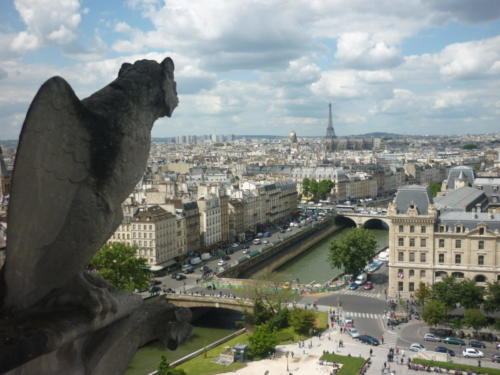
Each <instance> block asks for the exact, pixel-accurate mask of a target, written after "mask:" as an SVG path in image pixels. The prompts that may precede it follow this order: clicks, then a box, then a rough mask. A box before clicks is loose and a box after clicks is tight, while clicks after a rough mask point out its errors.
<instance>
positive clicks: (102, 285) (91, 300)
mask: <svg viewBox="0 0 500 375" xmlns="http://www.w3.org/2000/svg"><path fill="white" fill-rule="evenodd" d="M94 277H95V276H89V275H88V274H80V275H77V276H76V277H75V278H74V279H73V281H72V282H70V283H68V284H67V285H66V287H64V288H62V289H59V290H57V291H54V293H53V294H51V296H50V298H49V299H48V300H47V302H46V303H45V304H44V307H46V308H50V309H68V308H79V309H82V310H84V311H85V312H87V313H88V314H89V316H90V318H91V319H92V320H95V319H104V318H106V317H107V316H108V314H114V313H116V311H117V301H116V299H115V297H114V296H113V295H112V294H111V293H110V291H111V289H112V288H111V287H110V286H109V284H107V283H106V282H101V281H100V280H97V279H93V278H94Z"/></svg>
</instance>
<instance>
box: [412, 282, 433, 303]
mask: <svg viewBox="0 0 500 375" xmlns="http://www.w3.org/2000/svg"><path fill="white" fill-rule="evenodd" d="M431 297H432V288H431V287H430V286H429V285H427V284H425V283H422V282H421V283H420V284H419V286H418V289H417V290H416V291H415V298H416V299H417V303H418V304H419V305H425V303H426V302H427V301H428V300H429V299H430V298H431Z"/></svg>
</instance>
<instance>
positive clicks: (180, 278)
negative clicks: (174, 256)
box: [175, 273, 186, 281]
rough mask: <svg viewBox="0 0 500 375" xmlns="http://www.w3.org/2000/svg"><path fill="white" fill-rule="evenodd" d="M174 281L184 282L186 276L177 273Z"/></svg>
mask: <svg viewBox="0 0 500 375" xmlns="http://www.w3.org/2000/svg"><path fill="white" fill-rule="evenodd" d="M175 279H176V280H178V281H180V280H184V279H186V275H183V274H182V273H178V274H177V276H176V277H175Z"/></svg>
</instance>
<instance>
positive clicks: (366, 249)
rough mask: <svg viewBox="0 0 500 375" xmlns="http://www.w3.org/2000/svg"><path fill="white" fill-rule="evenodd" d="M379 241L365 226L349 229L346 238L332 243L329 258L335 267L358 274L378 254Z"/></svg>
mask: <svg viewBox="0 0 500 375" xmlns="http://www.w3.org/2000/svg"><path fill="white" fill-rule="evenodd" d="M376 247H377V241H376V240H375V238H374V237H373V235H372V234H371V233H370V232H368V231H367V230H366V229H363V228H355V229H351V230H349V232H347V234H346V235H345V236H344V238H342V239H340V240H336V241H333V242H332V243H331V244H330V254H329V260H330V264H331V266H332V267H333V268H343V269H344V271H345V273H346V274H351V275H358V274H360V273H361V271H363V268H365V266H366V265H367V264H368V262H370V261H371V260H372V259H373V257H374V256H375V255H376Z"/></svg>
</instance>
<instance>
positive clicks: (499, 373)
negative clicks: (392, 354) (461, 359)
mask: <svg viewBox="0 0 500 375" xmlns="http://www.w3.org/2000/svg"><path fill="white" fill-rule="evenodd" d="M412 362H414V363H418V364H421V365H424V366H432V367H441V368H445V369H450V370H460V371H472V372H475V373H478V374H490V375H500V369H494V368H488V367H478V366H471V365H463V364H461V363H450V362H438V361H427V360H425V359H420V358H416V359H413V360H412Z"/></svg>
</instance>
